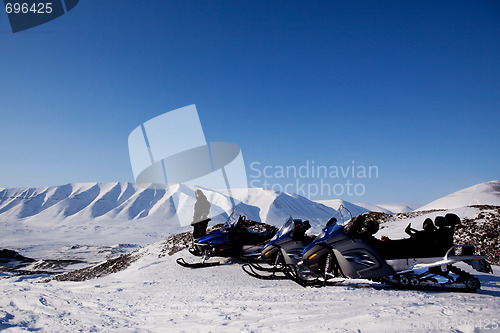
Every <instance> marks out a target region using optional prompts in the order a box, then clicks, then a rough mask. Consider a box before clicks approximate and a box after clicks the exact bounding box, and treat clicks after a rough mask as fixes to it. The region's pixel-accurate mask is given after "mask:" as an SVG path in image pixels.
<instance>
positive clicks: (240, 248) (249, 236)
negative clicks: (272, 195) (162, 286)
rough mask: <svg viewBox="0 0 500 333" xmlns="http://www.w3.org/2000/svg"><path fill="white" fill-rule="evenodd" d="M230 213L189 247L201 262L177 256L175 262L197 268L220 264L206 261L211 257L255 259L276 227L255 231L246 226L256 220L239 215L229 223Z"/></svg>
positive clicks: (274, 232)
mask: <svg viewBox="0 0 500 333" xmlns="http://www.w3.org/2000/svg"><path fill="white" fill-rule="evenodd" d="M232 215H233V214H231V216H230V217H229V219H228V221H227V222H226V224H225V225H224V226H223V227H222V228H221V229H219V230H216V231H213V232H211V233H209V234H207V235H205V236H202V237H200V238H198V239H196V240H195V241H194V242H193V245H192V246H191V247H190V248H189V252H190V253H191V254H193V255H195V256H198V257H201V259H202V261H201V262H198V263H188V262H186V261H185V260H184V259H183V258H179V259H177V263H178V264H179V265H181V266H184V267H190V268H199V267H209V266H216V265H219V264H220V262H207V260H208V259H210V258H211V257H235V258H242V259H245V260H247V261H249V260H252V259H257V258H258V257H259V255H260V250H261V249H262V245H264V244H265V243H267V242H268V241H269V240H270V239H271V238H272V237H273V236H274V235H275V234H276V228H274V227H272V228H270V229H268V230H266V231H263V232H256V231H253V230H250V229H249V227H248V226H249V225H250V224H254V225H255V224H257V223H258V222H254V221H249V220H247V219H246V217H245V216H240V217H239V219H238V220H237V221H236V222H234V223H231V222H230V221H231V218H232Z"/></svg>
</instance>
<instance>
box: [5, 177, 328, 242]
mask: <svg viewBox="0 0 500 333" xmlns="http://www.w3.org/2000/svg"><path fill="white" fill-rule="evenodd" d="M194 190H195V189H194V188H191V187H189V186H185V185H181V186H177V187H175V188H168V187H167V186H160V185H156V186H155V187H145V186H140V185H137V184H131V183H119V182H116V183H77V184H66V185H61V186H52V187H41V188H10V189H0V227H1V228H2V229H3V231H4V232H2V233H1V234H0V244H1V245H2V246H3V247H6V248H26V246H29V245H37V246H40V245H53V244H54V243H60V244H61V245H64V244H86V245H113V244H120V243H136V244H141V245H145V244H149V243H151V242H153V241H156V240H159V239H161V238H162V237H164V236H166V235H169V234H172V233H176V232H180V231H186V230H190V229H191V227H190V226H189V225H188V226H187V227H181V224H179V222H178V219H179V216H180V217H182V218H185V219H188V220H190V219H192V215H193V207H194V203H195V195H194ZM205 194H206V195H207V197H208V199H209V201H210V202H211V204H212V207H211V214H210V217H212V220H213V222H212V223H211V224H215V223H221V222H224V221H225V220H226V219H227V217H228V213H227V212H230V211H231V207H232V206H231V198H230V197H229V194H228V193H224V192H220V191H218V192H213V191H210V190H206V191H205ZM231 195H232V197H233V198H237V199H239V200H236V203H237V209H236V212H235V214H236V216H238V215H239V214H242V215H246V216H247V218H249V219H252V220H256V221H265V222H267V223H269V224H272V225H276V226H281V225H282V224H283V222H284V221H285V220H286V219H287V218H288V217H289V216H290V215H292V216H294V217H296V218H304V219H308V220H309V221H311V224H312V225H313V226H314V227H316V228H320V227H321V226H322V225H324V223H325V222H326V221H327V220H328V219H329V218H330V217H331V216H332V215H333V214H334V213H335V211H334V210H333V209H332V208H330V207H327V206H324V205H322V204H319V203H317V202H314V201H310V200H308V199H306V198H304V197H301V196H299V195H294V194H287V193H281V192H275V191H269V190H264V189H258V188H252V189H241V190H238V189H236V190H232V192H231Z"/></svg>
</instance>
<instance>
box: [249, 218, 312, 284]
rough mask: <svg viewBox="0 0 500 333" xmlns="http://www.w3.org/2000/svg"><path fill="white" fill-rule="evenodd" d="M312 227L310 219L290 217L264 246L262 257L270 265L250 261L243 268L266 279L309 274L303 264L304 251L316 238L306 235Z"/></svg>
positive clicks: (288, 277)
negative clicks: (303, 219)
mask: <svg viewBox="0 0 500 333" xmlns="http://www.w3.org/2000/svg"><path fill="white" fill-rule="evenodd" d="M310 227H311V225H310V223H309V221H302V220H300V219H293V218H292V217H290V218H289V219H288V220H287V221H286V222H285V224H283V226H282V227H281V228H280V229H279V230H278V232H277V233H276V235H275V236H274V237H273V239H271V240H270V241H269V242H268V243H267V244H266V245H264V247H263V248H262V251H261V258H262V260H263V261H264V262H265V263H267V264H268V265H270V266H268V267H266V266H262V265H260V264H258V263H248V264H245V265H243V266H242V268H243V270H244V271H245V272H246V273H247V274H249V275H251V276H253V277H256V278H258V279H264V280H279V279H294V277H295V276H296V275H298V274H305V275H308V273H309V271H308V270H307V269H304V267H303V265H302V252H303V250H304V248H305V247H306V246H307V245H308V244H309V243H311V242H312V241H313V240H314V237H312V236H307V235H306V231H307V230H308V229H309V228H310ZM264 272H266V273H264Z"/></svg>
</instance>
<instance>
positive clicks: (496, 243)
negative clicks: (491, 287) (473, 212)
mask: <svg viewBox="0 0 500 333" xmlns="http://www.w3.org/2000/svg"><path fill="white" fill-rule="evenodd" d="M472 207H474V208H478V209H481V212H480V213H479V214H478V215H477V217H476V218H475V219H462V223H461V224H459V225H457V226H456V227H455V235H454V240H455V244H460V245H461V244H474V245H475V246H476V251H478V252H479V253H482V254H484V255H486V256H488V260H489V261H490V262H491V263H492V264H494V265H500V207H498V206H472Z"/></svg>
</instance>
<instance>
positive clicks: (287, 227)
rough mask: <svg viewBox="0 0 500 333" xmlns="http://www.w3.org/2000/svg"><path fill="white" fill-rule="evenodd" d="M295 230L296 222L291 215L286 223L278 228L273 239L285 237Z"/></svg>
mask: <svg viewBox="0 0 500 333" xmlns="http://www.w3.org/2000/svg"><path fill="white" fill-rule="evenodd" d="M294 230H295V223H294V222H293V219H292V217H291V216H290V218H288V220H286V222H285V224H283V225H282V226H281V228H280V229H279V230H278V232H277V233H276V235H274V237H273V238H272V239H271V240H276V239H280V238H283V237H285V236H286V235H288V234H290V233H291V232H292V231H294Z"/></svg>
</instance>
